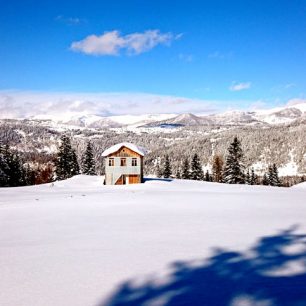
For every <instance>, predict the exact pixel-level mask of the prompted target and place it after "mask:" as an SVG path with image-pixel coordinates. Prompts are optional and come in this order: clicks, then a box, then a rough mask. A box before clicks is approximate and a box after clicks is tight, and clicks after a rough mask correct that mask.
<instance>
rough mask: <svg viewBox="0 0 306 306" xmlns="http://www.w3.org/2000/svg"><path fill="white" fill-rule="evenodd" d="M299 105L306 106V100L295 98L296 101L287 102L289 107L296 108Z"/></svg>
mask: <svg viewBox="0 0 306 306" xmlns="http://www.w3.org/2000/svg"><path fill="white" fill-rule="evenodd" d="M297 104H306V99H302V98H295V99H291V100H289V101H288V102H287V104H286V105H287V106H294V105H297Z"/></svg>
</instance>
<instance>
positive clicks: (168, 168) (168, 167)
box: [163, 155, 172, 178]
mask: <svg viewBox="0 0 306 306" xmlns="http://www.w3.org/2000/svg"><path fill="white" fill-rule="evenodd" d="M171 174H172V170H171V165H170V159H169V155H166V157H165V164H164V171H163V177H164V178H169V177H170V176H171Z"/></svg>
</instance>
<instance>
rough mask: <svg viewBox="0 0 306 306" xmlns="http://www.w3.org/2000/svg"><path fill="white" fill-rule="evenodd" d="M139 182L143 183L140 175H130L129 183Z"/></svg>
mask: <svg viewBox="0 0 306 306" xmlns="http://www.w3.org/2000/svg"><path fill="white" fill-rule="evenodd" d="M139 183H141V181H140V176H139V175H129V184H139Z"/></svg>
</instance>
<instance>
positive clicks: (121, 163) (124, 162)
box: [120, 158, 126, 167]
mask: <svg viewBox="0 0 306 306" xmlns="http://www.w3.org/2000/svg"><path fill="white" fill-rule="evenodd" d="M120 166H121V167H125V166H126V158H121V159H120Z"/></svg>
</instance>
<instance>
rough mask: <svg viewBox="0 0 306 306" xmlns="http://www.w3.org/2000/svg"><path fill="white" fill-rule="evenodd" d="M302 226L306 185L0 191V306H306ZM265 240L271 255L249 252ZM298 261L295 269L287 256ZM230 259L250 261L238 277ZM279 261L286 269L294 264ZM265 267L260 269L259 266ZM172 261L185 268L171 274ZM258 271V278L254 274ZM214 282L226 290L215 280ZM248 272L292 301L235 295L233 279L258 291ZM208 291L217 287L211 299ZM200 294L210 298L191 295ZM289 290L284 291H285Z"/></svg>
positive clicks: (97, 184) (97, 183)
mask: <svg viewBox="0 0 306 306" xmlns="http://www.w3.org/2000/svg"><path fill="white" fill-rule="evenodd" d="M305 220H306V185H305V183H304V184H300V185H299V186H297V187H295V188H287V189H285V188H273V187H263V186H239V185H234V186H232V185H223V184H215V183H204V182H194V181H183V180H175V181H162V180H148V181H147V182H146V183H145V184H140V185H130V186H103V185H102V179H101V178H100V177H86V176H77V177H74V178H72V179H70V180H67V181H62V182H56V183H55V184H54V186H52V185H51V184H47V185H41V186H32V187H20V188H2V189H0V271H1V277H0V288H1V290H0V304H1V305H6V306H16V305H18V306H41V305H43V306H49V305H50V306H51V305H52V306H53V305H57V306H61V305H63V306H67V305H68V306H69V305H73V306H78V305H80V306H86V305H93V306H94V305H106V304H107V305H130V306H132V305H133V306H137V305H146V306H149V305H151V306H153V305H154V306H157V305H232V306H237V305H239V306H241V305H246V306H249V305H267V306H270V305H306V296H305V295H306V293H304V295H303V293H300V291H299V290H300V287H299V286H300V283H303V286H305V281H306V277H305V275H306V272H305V270H306V269H305V265H306V256H305V254H306V251H305V242H303V239H304V238H303V237H302V236H298V235H297V234H299V233H306V223H305ZM265 236H271V237H272V238H271V239H272V240H271V239H270V240H268V241H269V244H268V249H267V248H266V249H264V248H263V247H261V248H256V249H254V248H253V249H252V252H250V247H252V246H253V245H257V246H258V245H259V244H260V243H261V242H262V241H266V240H264V239H266V238H264V239H263V237H265ZM286 237H287V238H286ZM288 237H289V238H290V237H291V238H290V239H291V240H290V239H289V238H288ZM292 237H293V238H292ZM259 239H261V240H260V241H261V242H260V243H259ZM286 239H287V240H286ZM289 240H290V241H291V242H292V241H293V242H295V241H296V242H297V243H296V245H295V244H294V243H292V245H291V246H290V248H289V249H288V250H287V249H286V252H285V253H284V254H285V255H284V254H283V253H280V248H281V247H285V248H286V247H287V246H289V242H288V241H289ZM300 240H302V242H301V241H300ZM282 243H283V244H284V245H282ZM286 243H287V244H288V245H285V244H286ZM303 243H304V244H303ZM221 248H222V249H229V250H232V251H235V253H226V252H223V251H221ZM254 250H255V251H254ZM254 252H255V253H254ZM264 252H267V253H264ZM296 252H299V254H300V255H299V257H297V256H291V255H290V254H295V253H296ZM216 253H218V254H219V255H218V256H219V257H216ZM222 254H223V255H222ZM225 254H227V255H226V256H227V257H226V256H225ZM229 254H246V258H247V259H245V258H244V260H243V263H244V265H239V266H238V265H237V262H238V261H239V258H240V261H239V263H242V261H241V256H240V257H239V258H238V257H237V255H235V256H233V255H229ZM252 254H253V255H252ZM254 254H255V255H254ZM288 254H289V255H288ZM221 255H222V256H223V257H222V258H223V259H222V261H220V256H221ZM281 255H282V257H281ZM212 256H214V257H212ZM228 256H230V258H231V261H229V260H228V259H226V260H227V261H226V263H227V265H226V266H225V265H224V262H225V261H224V258H225V257H226V258H228ZM286 256H291V257H292V258H291V257H290V260H291V261H290V263H289V259H288V262H287V261H285V259H286V258H287V257H286ZM232 257H234V261H233V260H232ZM216 258H217V260H218V261H217V262H218V265H216V266H214V264H215V262H216ZM237 258H238V259H237ZM252 258H253V259H252ZM273 258H277V259H278V260H277V264H275V261H274V262H272V259H273ZM288 258H289V257H288ZM251 259H252V260H251ZM268 259H269V261H268V262H269V264H268V265H266V267H265V269H264V268H263V267H262V266H263V265H262V262H264V263H265V260H268ZM178 261H180V262H184V263H181V264H176V265H175V266H173V264H174V263H175V262H178ZM246 262H247V263H250V262H251V263H252V266H253V270H252V271H251V272H250V270H247V272H245V271H244V270H243V269H244V268H243V269H242V266H243V267H245V266H246ZM233 263H235V264H236V266H234V267H235V268H233V269H232V270H231V269H229V267H232V266H231V265H232V264H233ZM259 263H261V265H260V267H261V268H260V269H259V268H258V269H257V270H258V271H257V270H256V269H255V268H254V267H258V264H259ZM229 264H231V265H229ZM199 265H200V267H201V268H194V267H198V266H199ZM174 267H176V268H174ZM182 267H183V268H182ZM208 267H209V269H208ZM222 267H223V268H222ZM173 269H174V270H176V272H177V273H175V274H173V273H172V272H173ZM195 269H196V270H195ZM197 269H198V270H197ZM228 269H229V271H231V272H230V273H229V272H228ZM239 269H240V270H239ZM254 270H255V271H254ZM259 270H260V271H259ZM178 271H179V273H178ZM186 271H188V273H187V272H186ZM199 271H202V272H201V273H202V274H201V273H200V272H199ZM208 271H209V273H208ZM216 271H219V272H220V273H221V274H220V275H222V281H220V278H218V281H216V278H212V275H214V277H215V274H216ZM239 271H244V273H242V274H241V273H240V276H239V277H240V278H239V277H238V276H237V275H235V282H236V283H235V284H236V287H237V288H234V287H233V285H232V283H231V282H229V280H231V281H232V278H231V277H233V276H234V274H235V272H239ZM219 272H218V273H219ZM255 272H256V277H257V276H258V275H260V276H261V277H263V275H264V276H265V278H264V280H265V281H267V275H268V276H269V277H270V278H271V277H272V276H273V277H274V279H275V280H276V279H277V280H279V278H281V279H282V280H283V279H286V280H287V281H288V277H294V281H293V282H292V286H291V287H292V288H291V290H293V293H292V292H291V295H292V296H291V297H290V293H286V294H287V299H289V303H287V304H286V303H285V302H284V303H283V304H282V303H280V302H279V301H278V300H277V298H279V299H281V298H280V297H281V294H282V292H283V289H284V286H285V285H282V286H283V287H281V288H279V293H277V292H278V291H277V290H276V291H273V292H272V291H271V290H272V289H271V288H272V287H271V286H267V285H263V288H269V290H270V291H269V292H268V293H269V294H270V296H269V295H268V296H265V295H264V294H263V293H262V290H264V289H262V288H261V287H260V286H261V283H262V282H261V281H257V282H255V283H254V284H253V285H252V286H253V287H254V288H253V290H255V289H256V288H257V289H258V290H261V294H260V295H258V294H257V293H258V292H257V291H256V292H255V293H256V294H255V293H254V292H253V291H248V290H249V289H248V290H247V289H245V290H242V289H241V285H237V284H240V283H237V279H240V280H242V281H241V283H242V284H247V281H248V280H249V279H256V280H257V279H258V278H255V276H254V273H255ZM182 275H183V276H182ZM187 275H188V276H187ZM204 275H205V277H204ZM218 275H219V274H218ZM220 275H219V276H218V277H220ZM271 275H272V276H271ZM174 276H175V278H176V280H175V281H174V280H173V277H174ZM297 277H298V278H297ZM182 278H183V280H182ZM241 278H242V279H241ZM178 279H179V281H178ZM260 279H261V278H260ZM131 280H132V281H133V282H127V281H131ZM225 280H226V281H227V282H225ZM214 281H215V283H216V285H217V287H216V288H213V289H212V288H210V287H209V286H214V284H215V283H214ZM201 282H204V283H203V288H204V289H205V288H206V289H207V292H206V293H205V294H208V291H210V292H209V293H210V295H209V296H207V295H205V296H204V295H203V294H204V293H201V294H200V295H199V292H200V291H199V290H198V291H199V292H198V291H197V290H195V288H199V287H197V286H199V285H200V284H201ZM299 282H300V283H299ZM186 283H188V287H186ZM122 284H123V286H122ZM169 284H171V285H169ZM183 284H184V286H183ZM120 286H121V287H120ZM190 286H191V287H190ZM227 287H228V288H227ZM285 287H286V290H289V289H290V288H288V287H290V283H289V286H288V284H286V286H285ZM133 288H134V290H133ZM186 288H188V290H189V295H188V294H187V293H186ZM203 288H202V287H200V289H201V292H205V290H204V289H203ZM239 288H240V289H239ZM303 288H304V287H303ZM228 289H230V291H231V300H228V299H229V298H227V299H226V298H225V296H223V300H222V299H221V298H220V297H221V296H222V292H223V293H224V294H225V292H226V290H228ZM188 290H187V291H188ZM235 290H236V291H235ZM241 290H242V291H241ZM294 290H295V291H294ZM303 290H304V289H303ZM213 291H215V292H216V294H217V296H216V297H214V296H212V294H213ZM304 291H305V290H304ZM250 292H251V293H250ZM252 292H253V293H252ZM263 292H264V291H263ZM247 293H248V294H247ZM272 293H273V294H274V295H273V294H272ZM277 294H279V296H277ZM293 294H295V295H296V296H295V297H293ZM266 295H267V294H266ZM297 296H298V297H297ZM140 297H141V298H140ZM178 297H180V298H178ZM269 297H270V298H271V299H270V300H269V299H268V298H269ZM175 298H176V300H175ZM272 298H273V299H272ZM290 298H291V303H290ZM297 298H299V302H300V301H301V300H302V303H300V304H297V303H296V304H294V302H295V300H294V299H297ZM107 299H108V302H107ZM203 300H205V301H206V300H207V303H204V302H203ZM175 301H176V302H175ZM225 301H226V302H228V303H225ZM258 301H260V303H261V304H259V302H258ZM282 301H284V298H282ZM171 303H172V304H171Z"/></svg>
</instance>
